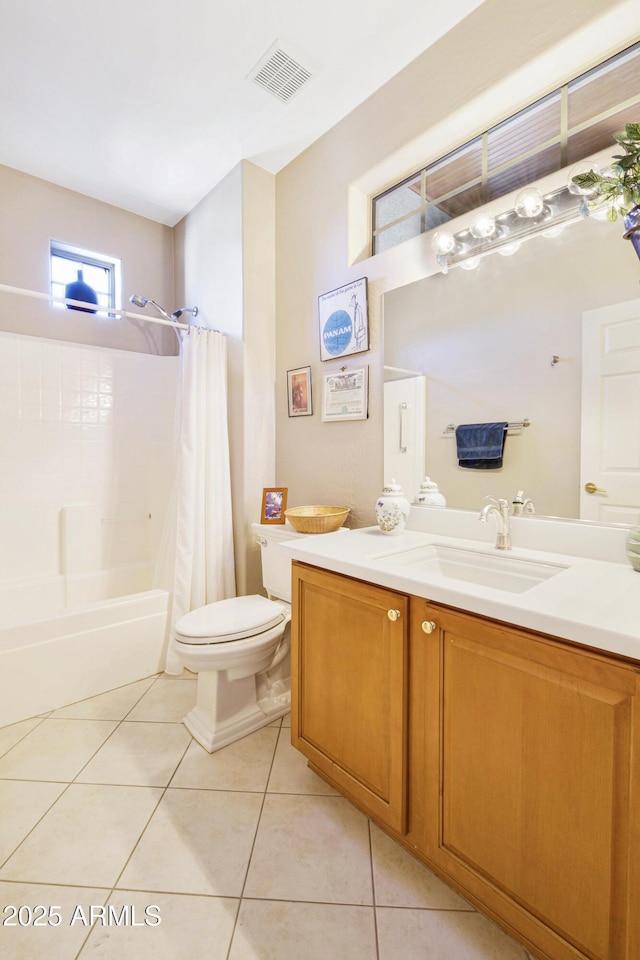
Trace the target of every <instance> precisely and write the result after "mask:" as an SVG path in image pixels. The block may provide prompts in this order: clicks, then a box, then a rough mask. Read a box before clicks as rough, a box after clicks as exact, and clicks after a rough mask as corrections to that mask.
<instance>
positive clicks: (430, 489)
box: [416, 477, 447, 507]
mask: <svg viewBox="0 0 640 960" xmlns="http://www.w3.org/2000/svg"><path fill="white" fill-rule="evenodd" d="M416 503H421V504H422V505H423V506H425V507H446V505H447V501H446V500H445V497H444V494H442V493H440V491H439V490H438V484H437V483H436V482H435V480H432V479H431V478H430V477H425V478H424V480H423V481H422V482H421V484H420V490H419V491H418V496H417V497H416Z"/></svg>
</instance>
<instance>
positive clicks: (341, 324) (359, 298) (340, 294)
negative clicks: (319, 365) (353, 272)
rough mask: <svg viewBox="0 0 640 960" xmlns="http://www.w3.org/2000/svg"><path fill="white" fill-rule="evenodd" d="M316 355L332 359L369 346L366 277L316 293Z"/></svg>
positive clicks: (366, 348)
mask: <svg viewBox="0 0 640 960" xmlns="http://www.w3.org/2000/svg"><path fill="white" fill-rule="evenodd" d="M318 319H319V321H320V359H321V360H335V359H336V357H348V356H350V355H351V354H352V353H363V352H364V351H365V350H368V349H369V314H368V310H367V278H366V277H362V279H361V280H354V281H353V283H347V284H346V285H345V286H344V287H338V288H337V289H336V290H330V291H329V293H323V294H322V296H321V297H318Z"/></svg>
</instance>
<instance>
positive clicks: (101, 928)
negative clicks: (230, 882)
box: [79, 890, 239, 960]
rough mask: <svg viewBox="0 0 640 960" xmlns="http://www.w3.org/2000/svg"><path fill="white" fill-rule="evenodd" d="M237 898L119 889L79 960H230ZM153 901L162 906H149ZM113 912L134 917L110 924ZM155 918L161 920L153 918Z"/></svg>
mask: <svg viewBox="0 0 640 960" xmlns="http://www.w3.org/2000/svg"><path fill="white" fill-rule="evenodd" d="M238 902H239V901H238V900H231V899H223V898H214V897H192V896H185V895H184V894H183V895H174V896H172V895H170V894H166V893H135V892H131V891H125V890H122V891H118V892H117V893H115V894H113V895H112V896H111V897H110V898H109V902H108V904H107V912H106V913H105V922H104V925H101V924H96V925H95V926H94V928H93V930H92V931H91V935H90V937H89V939H88V940H87V943H86V944H85V946H84V948H83V950H82V953H81V954H80V957H79V960H200V958H206V960H226V957H227V951H228V949H229V943H230V941H231V934H232V933H233V925H234V922H235V918H236V914H237V912H238ZM152 906H153V907H157V908H158V909H157V910H149V909H147V908H149V907H152ZM110 908H111V910H112V912H111V913H110V912H109V910H110ZM114 916H115V917H125V918H127V919H128V920H129V921H130V922H129V923H128V924H127V925H126V926H125V925H124V924H123V925H121V926H115V925H114V924H113V923H112V925H109V920H110V917H114ZM134 917H135V920H136V923H137V924H139V925H137V926H134V925H133V923H132V922H131V920H132V918H134ZM157 917H159V918H160V923H155V919H156V918H157ZM152 923H153V925H152Z"/></svg>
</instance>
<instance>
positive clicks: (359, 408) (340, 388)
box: [322, 367, 369, 420]
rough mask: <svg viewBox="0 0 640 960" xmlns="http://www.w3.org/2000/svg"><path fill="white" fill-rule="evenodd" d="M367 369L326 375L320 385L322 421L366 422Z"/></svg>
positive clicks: (362, 368)
mask: <svg viewBox="0 0 640 960" xmlns="http://www.w3.org/2000/svg"><path fill="white" fill-rule="evenodd" d="M368 370H369V368H368V367H361V368H360V369H359V370H346V371H345V370H341V371H339V372H338V373H328V374H327V375H326V376H325V378H324V381H323V385H322V419H323V420H366V419H367V413H368Z"/></svg>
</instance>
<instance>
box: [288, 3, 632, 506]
mask: <svg viewBox="0 0 640 960" xmlns="http://www.w3.org/2000/svg"><path fill="white" fill-rule="evenodd" d="M639 31H640V6H639V5H638V4H637V3H632V2H628V0H624V2H619V3H611V2H608V0H606V2H605V0H584V2H581V3H580V4H577V3H573V2H569V0H562V2H558V0H541V2H539V3H536V4H523V3H513V2H512V0H486V2H485V3H483V4H482V6H481V7H479V8H478V9H477V10H476V11H474V13H472V14H471V15H470V16H469V17H468V18H467V20H465V21H463V22H462V23H461V24H460V25H459V26H458V27H456V28H455V29H454V30H453V31H451V33H449V34H448V35H446V36H445V37H443V38H442V39H441V40H440V41H438V43H436V44H435V45H434V46H433V47H431V48H429V49H428V50H427V51H426V52H425V53H424V54H423V55H422V56H420V57H418V58H417V59H416V60H415V61H414V62H413V63H412V64H410V65H409V67H407V68H406V69H405V70H403V71H402V72H401V73H400V74H398V75H397V76H396V77H395V78H394V79H393V80H391V81H390V82H389V83H387V84H386V85H385V86H384V87H383V88H382V89H381V90H379V91H378V92H377V93H376V94H374V95H373V96H372V97H370V98H369V99H368V100H367V101H365V102H364V103H363V104H362V105H361V106H360V107H358V108H357V109H356V110H354V111H353V113H351V114H350V115H349V116H348V117H347V118H345V120H343V121H342V122H341V123H339V124H337V125H336V126H335V127H334V128H333V129H332V130H330V131H329V132H328V133H327V134H325V135H324V136H323V137H321V138H320V139H319V140H318V141H317V142H316V143H314V144H313V145H312V146H311V147H310V148H309V149H308V150H306V151H305V152H304V153H303V154H302V155H301V156H300V157H298V158H297V159H296V160H294V161H293V162H292V163H290V164H289V165H288V167H286V169H285V170H283V171H282V172H281V173H279V174H278V177H277V208H276V223H277V316H278V327H277V371H276V372H277V382H276V386H277V390H276V401H277V407H276V415H277V448H276V465H277V476H278V482H279V483H282V484H284V485H287V486H288V487H289V502H290V504H291V505H295V504H301V503H314V502H315V503H331V502H333V503H345V504H348V505H350V506H351V508H352V511H353V513H352V521H353V523H354V524H355V525H362V524H365V523H373V522H374V512H373V504H374V502H375V498H376V496H377V495H378V493H379V492H380V488H381V484H382V482H383V476H382V473H383V467H382V464H383V438H382V435H383V427H382V410H383V403H382V394H383V372H382V367H383V360H382V332H381V306H382V300H381V298H382V295H383V294H384V293H385V292H386V291H389V290H393V289H395V288H397V287H400V286H402V285H403V284H407V283H412V282H414V281H416V280H420V279H422V278H424V277H426V276H428V275H429V274H431V273H433V272H434V269H435V263H434V259H433V256H432V254H431V251H430V247H429V238H428V237H427V236H426V235H423V236H421V237H417V238H415V240H411V241H408V242H407V243H405V244H402V245H400V246H399V247H396V248H394V249H392V250H390V251H388V252H387V253H384V254H381V255H379V256H377V257H373V258H369V259H367V258H366V257H367V251H366V235H367V227H368V196H369V195H370V194H375V193H376V192H380V191H381V190H382V189H383V188H384V187H385V186H387V185H388V184H389V182H391V181H392V180H393V179H394V178H396V179H398V180H399V179H401V178H402V177H403V176H407V175H409V174H410V173H412V172H413V171H415V170H416V169H418V168H419V167H420V166H421V165H422V164H424V163H426V162H428V161H429V160H430V159H435V158H437V157H438V156H442V155H444V154H445V153H446V152H447V150H450V149H452V148H454V147H455V146H457V145H459V144H460V143H463V142H465V141H466V140H467V139H470V138H471V137H472V136H474V135H476V134H478V133H480V132H481V131H482V130H484V129H486V128H487V127H488V126H490V125H491V124H492V123H494V122H497V121H499V120H500V119H503V118H504V117H505V116H508V115H509V114H510V113H513V112H514V111H516V110H518V109H519V108H520V107H522V106H524V105H526V104H527V103H530V102H531V101H532V100H534V99H535V98H536V97H537V96H541V95H543V94H544V93H546V92H549V91H550V90H553V89H555V88H556V87H558V86H559V85H560V84H562V83H563V82H565V81H566V80H568V79H570V78H572V77H574V76H576V75H578V74H579V73H580V72H581V70H582V69H586V68H588V67H591V66H594V65H595V64H596V63H598V62H600V61H601V60H602V59H605V58H606V57H607V56H608V55H611V54H613V53H615V52H617V50H619V49H621V48H623V47H624V46H625V45H627V44H630V43H632V42H633V41H634V40H635V39H636V38H637V35H638V32H639ZM349 212H351V215H352V221H351V226H352V228H353V229H352V230H351V232H350V222H349ZM363 230H364V233H363ZM354 261H357V262H354ZM362 276H367V277H368V279H369V317H370V324H371V350H370V351H369V352H368V353H366V354H361V355H359V356H358V357H354V358H352V360H350V361H349V365H350V366H351V365H355V364H356V362H357V363H367V364H368V365H369V390H370V399H369V419H368V420H367V421H353V422H346V423H323V422H322V421H321V419H320V415H319V412H317V413H315V414H314V416H313V417H301V418H294V419H289V418H288V416H287V403H286V371H287V369H290V368H293V367H299V366H305V365H308V364H310V365H311V367H312V380H313V387H314V392H315V395H316V397H317V396H318V391H319V388H320V383H321V379H322V376H323V375H324V374H325V373H326V372H328V371H330V370H335V369H336V368H337V367H339V366H340V365H341V362H340V361H331V362H326V363H321V362H320V359H319V356H320V354H319V336H318V315H317V298H318V296H319V295H320V294H322V293H325V292H327V291H329V290H332V289H334V288H335V287H337V286H341V285H342V284H345V283H347V282H349V281H350V280H355V279H358V278H359V277H362ZM587 282H588V281H587ZM404 366H408V367H409V368H412V367H413V365H412V364H411V363H408V364H404ZM315 409H316V410H317V411H319V404H316V405H315ZM523 415H526V414H523Z"/></svg>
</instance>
